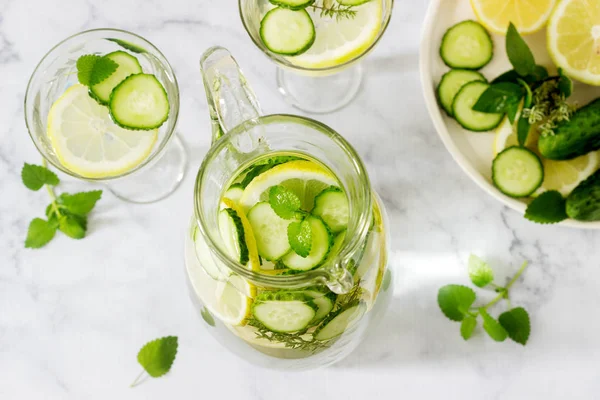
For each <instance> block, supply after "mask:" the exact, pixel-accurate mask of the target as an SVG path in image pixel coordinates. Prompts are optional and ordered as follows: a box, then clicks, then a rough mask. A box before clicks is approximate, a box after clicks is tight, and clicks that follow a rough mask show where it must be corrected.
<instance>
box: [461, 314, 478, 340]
mask: <svg viewBox="0 0 600 400" xmlns="http://www.w3.org/2000/svg"><path fill="white" fill-rule="evenodd" d="M476 326H477V319H476V318H475V317H473V316H471V315H468V316H467V317H465V319H463V320H462V322H461V324H460V336H462V338H463V339H465V340H469V339H470V338H471V336H473V331H474V330H475V327H476Z"/></svg>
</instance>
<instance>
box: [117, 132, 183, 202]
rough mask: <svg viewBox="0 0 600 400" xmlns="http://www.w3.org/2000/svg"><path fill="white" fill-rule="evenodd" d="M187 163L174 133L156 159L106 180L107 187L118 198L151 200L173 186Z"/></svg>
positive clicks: (156, 198) (159, 196) (153, 200)
mask: <svg viewBox="0 0 600 400" xmlns="http://www.w3.org/2000/svg"><path fill="white" fill-rule="evenodd" d="M186 166H187V154H186V151H185V147H184V146H183V142H182V141H181V139H179V137H178V136H177V134H174V136H173V138H172V139H171V142H170V143H169V144H168V145H167V148H166V149H165V150H164V152H163V154H162V155H161V156H160V158H159V159H158V160H157V161H155V162H154V164H151V165H150V166H147V167H146V168H142V169H141V170H140V171H139V172H136V173H134V174H132V175H130V176H127V177H125V178H123V179H119V180H116V181H114V182H111V183H109V184H108V185H107V186H108V189H109V190H110V191H111V192H112V193H113V194H114V195H115V196H117V197H118V198H120V199H121V200H125V201H129V202H131V203H153V202H155V201H159V200H162V199H164V198H165V197H167V196H169V195H170V194H171V193H173V192H174V191H175V189H177V187H178V186H179V184H180V183H181V181H182V180H183V176H184V175H185V169H186Z"/></svg>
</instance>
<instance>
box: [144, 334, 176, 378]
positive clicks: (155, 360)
mask: <svg viewBox="0 0 600 400" xmlns="http://www.w3.org/2000/svg"><path fill="white" fill-rule="evenodd" d="M177 346H178V343H177V336H166V337H163V338H160V339H156V340H153V341H151V342H148V343H146V344H145V345H144V347H142V349H141V350H140V351H139V353H138V355H137V360H138V362H139V363H140V365H141V366H142V367H143V368H144V369H145V370H146V372H147V373H148V375H150V376H151V377H153V378H158V377H159V376H163V375H164V374H166V373H167V372H169V370H170V369H171V366H172V365H173V361H175V356H176V355H177Z"/></svg>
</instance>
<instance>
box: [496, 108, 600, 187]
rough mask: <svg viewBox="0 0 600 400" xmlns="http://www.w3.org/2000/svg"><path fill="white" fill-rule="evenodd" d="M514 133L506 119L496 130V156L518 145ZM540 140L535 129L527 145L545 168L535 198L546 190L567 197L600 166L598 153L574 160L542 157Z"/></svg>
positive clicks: (593, 152) (594, 152) (528, 138)
mask: <svg viewBox="0 0 600 400" xmlns="http://www.w3.org/2000/svg"><path fill="white" fill-rule="evenodd" d="M514 132H515V130H514V129H513V126H512V125H511V124H510V121H509V120H508V118H504V121H502V123H501V124H500V125H499V126H498V128H497V129H496V137H495V139H494V155H496V154H498V153H500V152H501V151H502V150H504V149H506V148H508V147H511V146H517V145H518V143H517V136H516V134H515V133H514ZM538 139H539V134H538V132H537V129H535V128H533V129H531V131H530V132H529V136H528V137H527V143H526V144H525V145H526V147H527V148H529V149H530V150H532V151H533V152H534V153H536V154H537V155H538V156H539V157H540V159H541V160H542V164H543V166H544V181H543V182H542V186H541V187H540V188H539V189H538V190H537V191H536V192H535V193H534V194H533V196H538V195H540V194H541V193H542V192H544V191H546V190H557V191H559V192H560V193H562V195H563V196H566V195H568V194H569V193H571V191H572V190H573V189H575V187H576V186H577V185H578V184H579V183H580V182H582V181H583V180H585V179H586V178H587V177H589V176H590V175H592V174H593V173H594V172H595V171H596V169H597V168H598V164H599V163H600V154H599V153H600V152H598V151H592V152H590V153H588V154H585V155H583V156H580V157H577V158H574V159H572V160H566V161H555V160H549V159H547V158H544V157H543V156H541V155H540V153H539V151H538V146H537V142H538Z"/></svg>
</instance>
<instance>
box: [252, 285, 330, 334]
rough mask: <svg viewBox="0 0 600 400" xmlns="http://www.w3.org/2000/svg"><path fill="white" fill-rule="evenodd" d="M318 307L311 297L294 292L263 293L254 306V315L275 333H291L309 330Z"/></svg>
mask: <svg viewBox="0 0 600 400" xmlns="http://www.w3.org/2000/svg"><path fill="white" fill-rule="evenodd" d="M317 309H318V307H317V306H316V305H315V303H314V302H313V301H312V300H311V298H310V297H308V296H306V295H304V294H302V293H293V292H263V293H261V294H259V295H258V296H257V297H256V299H255V301H254V304H253V305H252V314H253V315H254V318H256V319H257V320H258V321H259V322H260V323H261V324H263V325H264V326H265V327H267V328H268V329H270V330H271V331H273V332H281V333H290V332H298V331H301V330H304V329H306V328H308V326H309V325H310V322H311V321H312V320H313V318H314V317H315V315H316V313H317Z"/></svg>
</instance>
